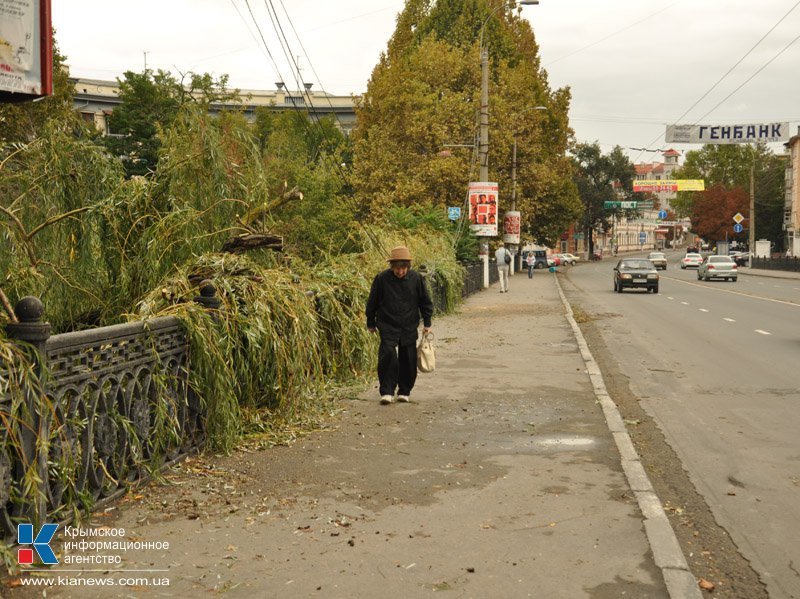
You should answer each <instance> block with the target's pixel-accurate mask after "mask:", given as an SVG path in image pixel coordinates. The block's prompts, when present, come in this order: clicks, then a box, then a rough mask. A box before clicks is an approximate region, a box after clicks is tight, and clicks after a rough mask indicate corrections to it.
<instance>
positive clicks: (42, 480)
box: [0, 283, 219, 538]
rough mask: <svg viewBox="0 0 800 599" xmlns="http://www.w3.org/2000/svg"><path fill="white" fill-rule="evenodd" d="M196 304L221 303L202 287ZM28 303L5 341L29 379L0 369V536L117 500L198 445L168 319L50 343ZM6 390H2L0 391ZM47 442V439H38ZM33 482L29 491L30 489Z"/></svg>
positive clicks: (184, 350) (181, 347)
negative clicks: (18, 351) (22, 524)
mask: <svg viewBox="0 0 800 599" xmlns="http://www.w3.org/2000/svg"><path fill="white" fill-rule="evenodd" d="M201 288H202V295H201V297H199V298H197V301H199V302H200V303H202V304H203V305H205V306H207V307H209V308H212V309H213V308H216V307H218V306H219V300H218V299H217V298H216V297H214V288H213V286H212V285H210V283H204V284H203V285H202V286H201ZM43 311H44V307H43V306H42V303H41V302H40V301H39V300H38V299H37V298H33V297H28V298H23V299H22V300H20V302H19V303H18V304H17V306H16V307H15V314H16V316H17V318H18V320H19V322H17V323H10V324H8V325H7V332H8V336H9V337H10V338H11V339H13V340H16V341H20V342H23V346H24V347H26V348H27V349H28V354H29V357H30V361H31V363H32V364H33V365H34V372H33V373H30V374H31V376H28V377H19V376H17V378H18V379H19V380H16V381H12V379H11V377H12V376H16V375H15V374H14V373H10V372H7V371H6V372H0V381H1V382H2V383H3V384H2V385H0V418H2V421H3V424H4V425H5V426H4V427H3V429H4V430H3V431H2V433H3V437H2V443H0V532H1V533H2V535H3V536H5V537H6V538H10V537H12V536H13V534H14V532H15V530H16V529H15V527H16V524H15V522H16V521H20V520H27V521H36V522H42V521H43V520H44V519H45V518H47V519H51V520H53V519H56V520H57V519H62V518H63V517H65V516H67V515H68V514H69V512H70V510H71V508H73V507H74V506H75V505H94V504H96V503H97V502H98V501H101V500H103V499H106V498H111V497H115V496H117V495H119V494H121V493H123V492H124V491H125V489H127V488H128V486H129V485H130V484H131V483H134V482H136V481H137V480H139V479H141V478H142V477H146V476H147V474H148V472H151V471H153V470H154V469H158V468H159V467H161V466H162V465H163V464H164V463H165V462H167V461H171V460H174V459H176V458H177V457H179V456H180V455H182V454H184V453H186V452H188V451H191V450H193V449H195V448H197V447H199V446H200V445H201V444H202V442H203V438H204V435H203V419H202V417H201V416H202V415H201V406H200V402H199V400H198V398H197V396H196V395H195V394H194V393H193V392H192V390H191V388H190V386H189V384H188V360H189V351H188V340H187V337H186V334H185V332H184V330H183V328H182V326H181V323H180V321H179V320H178V319H177V318H174V317H162V318H153V319H150V320H144V321H139V322H131V323H127V324H120V325H113V326H107V327H101V328H97V329H92V330H88V331H78V332H73V333H64V334H61V335H53V336H50V326H49V325H48V324H47V323H43V322H42V320H41V317H42V314H43ZM2 391H4V392H2ZM43 440H46V441H47V442H43ZM32 481H38V483H37V484H36V485H34V487H35V488H33V489H32V488H31V482H32Z"/></svg>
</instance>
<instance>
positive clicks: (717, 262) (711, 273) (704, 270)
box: [697, 256, 739, 281]
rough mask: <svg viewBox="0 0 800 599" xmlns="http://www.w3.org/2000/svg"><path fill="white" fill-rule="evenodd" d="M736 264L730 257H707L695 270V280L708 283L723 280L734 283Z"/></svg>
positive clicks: (737, 272)
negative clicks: (712, 280) (713, 280)
mask: <svg viewBox="0 0 800 599" xmlns="http://www.w3.org/2000/svg"><path fill="white" fill-rule="evenodd" d="M738 268H739V267H738V266H737V265H736V262H734V260H733V258H731V257H730V256H709V257H708V258H706V259H705V260H703V263H702V264H701V265H700V267H699V268H698V269H697V280H698V281H699V280H701V279H702V280H703V281H710V280H711V279H724V280H726V281H728V280H730V281H736V280H737V279H738V277H739V271H738Z"/></svg>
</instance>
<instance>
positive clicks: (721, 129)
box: [666, 123, 791, 144]
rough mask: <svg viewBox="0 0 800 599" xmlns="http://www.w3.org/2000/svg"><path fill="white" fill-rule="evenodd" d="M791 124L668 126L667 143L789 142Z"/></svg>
mask: <svg viewBox="0 0 800 599" xmlns="http://www.w3.org/2000/svg"><path fill="white" fill-rule="evenodd" d="M790 137H791V134H790V133H789V123H750V124H742V125H667V133H666V141H667V143H679V144H680V143H683V144H748V143H759V142H764V143H766V142H774V141H780V142H787V141H789V138H790Z"/></svg>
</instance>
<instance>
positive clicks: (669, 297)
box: [667, 295, 675, 300]
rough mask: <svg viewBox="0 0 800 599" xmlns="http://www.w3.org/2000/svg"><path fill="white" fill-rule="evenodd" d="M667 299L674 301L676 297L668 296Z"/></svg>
mask: <svg viewBox="0 0 800 599" xmlns="http://www.w3.org/2000/svg"><path fill="white" fill-rule="evenodd" d="M667 299H671V300H674V299H675V298H674V297H672V296H671V295H668V296H667Z"/></svg>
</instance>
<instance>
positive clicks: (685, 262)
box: [681, 254, 703, 270]
mask: <svg viewBox="0 0 800 599" xmlns="http://www.w3.org/2000/svg"><path fill="white" fill-rule="evenodd" d="M702 263H703V257H702V256H701V255H700V254H686V255H685V256H684V257H683V258H681V268H682V269H684V270H685V269H687V268H700V265H701V264H702Z"/></svg>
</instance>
